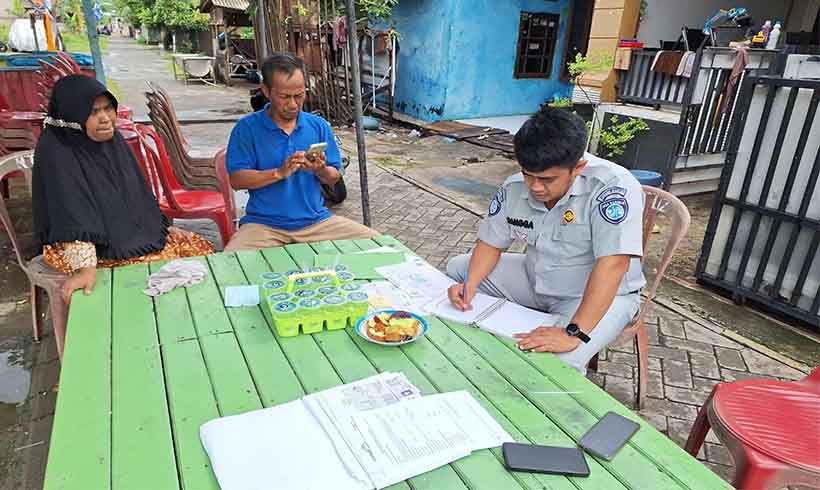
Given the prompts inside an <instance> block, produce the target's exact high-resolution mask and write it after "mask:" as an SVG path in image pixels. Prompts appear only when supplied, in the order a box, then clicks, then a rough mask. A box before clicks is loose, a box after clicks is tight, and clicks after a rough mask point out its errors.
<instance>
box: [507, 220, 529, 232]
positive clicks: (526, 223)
mask: <svg viewBox="0 0 820 490" xmlns="http://www.w3.org/2000/svg"><path fill="white" fill-rule="evenodd" d="M507 223H509V224H510V225H512V226H517V227H519V228H526V229H528V230H532V229H533V228H534V225H533V224H532V221H530V220H526V219H520V218H507Z"/></svg>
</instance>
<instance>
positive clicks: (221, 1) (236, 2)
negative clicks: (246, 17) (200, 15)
mask: <svg viewBox="0 0 820 490" xmlns="http://www.w3.org/2000/svg"><path fill="white" fill-rule="evenodd" d="M210 3H212V4H213V5H214V7H222V8H226V9H232V10H241V11H243V12H244V11H245V10H248V6H249V5H250V3H249V2H248V0H210Z"/></svg>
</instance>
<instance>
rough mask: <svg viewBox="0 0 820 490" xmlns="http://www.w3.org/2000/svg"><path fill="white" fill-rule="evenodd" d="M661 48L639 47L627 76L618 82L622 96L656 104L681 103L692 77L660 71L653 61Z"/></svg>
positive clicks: (634, 100) (642, 102)
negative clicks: (657, 70)
mask: <svg viewBox="0 0 820 490" xmlns="http://www.w3.org/2000/svg"><path fill="white" fill-rule="evenodd" d="M657 54H658V50H648V49H636V50H633V51H632V53H631V57H632V59H631V62H630V64H629V70H628V71H627V72H626V75H625V76H624V77H623V78H622V79H621V80H620V82H619V84H618V98H619V99H621V100H623V101H625V102H634V103H636V104H647V105H652V106H661V105H681V104H683V102H684V98H683V97H684V94H685V93H686V87H687V86H688V84H689V78H686V77H682V76H674V75H669V74H666V73H658V72H656V71H653V70H652V63H653V62H654V60H655V56H656V55H657Z"/></svg>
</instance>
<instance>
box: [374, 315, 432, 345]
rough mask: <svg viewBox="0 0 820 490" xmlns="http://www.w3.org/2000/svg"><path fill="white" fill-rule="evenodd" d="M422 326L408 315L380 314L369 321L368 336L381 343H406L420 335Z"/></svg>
mask: <svg viewBox="0 0 820 490" xmlns="http://www.w3.org/2000/svg"><path fill="white" fill-rule="evenodd" d="M420 329H421V324H420V323H419V321H418V320H416V319H415V318H413V317H411V316H409V315H407V314H406V313H402V312H396V313H393V314H390V313H380V314H378V315H376V316H374V317H373V318H371V319H369V320H368V321H367V336H368V337H370V338H371V339H373V340H377V341H379V342H404V341H406V340H410V339H412V338H413V337H415V336H416V335H418V334H419V331H420Z"/></svg>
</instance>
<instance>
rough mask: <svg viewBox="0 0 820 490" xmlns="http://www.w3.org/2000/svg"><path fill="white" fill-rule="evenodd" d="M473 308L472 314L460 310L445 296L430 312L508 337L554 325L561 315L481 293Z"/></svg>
mask: <svg viewBox="0 0 820 490" xmlns="http://www.w3.org/2000/svg"><path fill="white" fill-rule="evenodd" d="M472 306H473V308H472V309H471V310H469V311H461V310H459V309H457V308H456V307H455V306H453V304H452V303H450V299H449V298H446V297H445V298H440V299H439V300H437V301H434V302H433V303H432V304H431V306H428V308H427V311H428V312H429V313H431V314H433V315H436V316H439V317H441V318H444V319H446V320H450V321H454V322H459V323H465V324H468V325H475V326H477V327H478V328H480V329H482V330H486V331H488V332H490V333H492V334H495V335H499V336H501V337H509V338H513V335H515V334H517V333H527V332H529V331H531V330H533V329H535V328H538V327H540V326H542V325H546V326H553V325H555V323H556V321H557V320H558V319H559V316H558V315H550V314H548V313H544V312H542V311H538V310H533V309H531V308H527V307H526V306H521V305H519V304H518V303H513V302H512V301H508V300H506V299H503V298H496V297H494V296H489V295H486V294H482V293H477V294H476V295H475V297H474V298H473V302H472Z"/></svg>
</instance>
